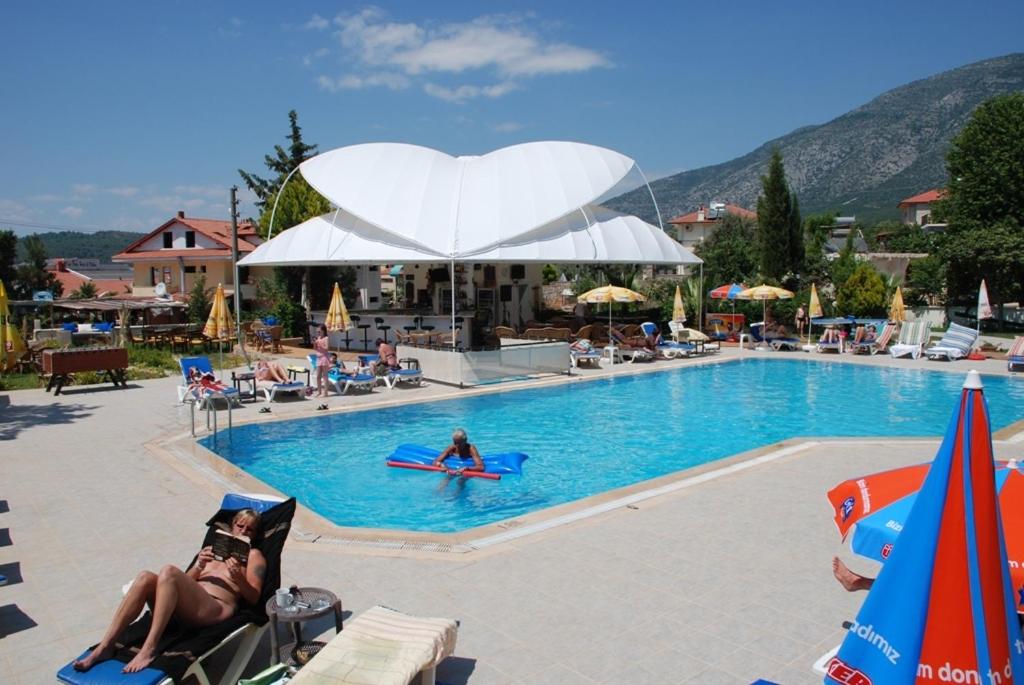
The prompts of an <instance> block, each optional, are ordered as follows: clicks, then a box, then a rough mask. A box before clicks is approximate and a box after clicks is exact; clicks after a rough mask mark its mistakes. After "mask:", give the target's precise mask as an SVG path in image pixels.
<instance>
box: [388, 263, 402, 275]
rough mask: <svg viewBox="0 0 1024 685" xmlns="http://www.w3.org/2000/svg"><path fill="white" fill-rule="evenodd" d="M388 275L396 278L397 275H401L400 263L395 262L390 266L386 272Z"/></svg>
mask: <svg viewBox="0 0 1024 685" xmlns="http://www.w3.org/2000/svg"><path fill="white" fill-rule="evenodd" d="M388 275H389V276H391V277H392V278H398V277H399V276H401V275H402V265H401V264H395V265H394V266H392V267H391V271H389V272H388Z"/></svg>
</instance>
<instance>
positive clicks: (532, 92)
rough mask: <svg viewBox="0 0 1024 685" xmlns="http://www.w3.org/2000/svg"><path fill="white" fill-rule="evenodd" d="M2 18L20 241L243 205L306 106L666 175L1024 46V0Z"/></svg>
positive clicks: (394, 134)
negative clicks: (233, 191)
mask: <svg viewBox="0 0 1024 685" xmlns="http://www.w3.org/2000/svg"><path fill="white" fill-rule="evenodd" d="M0 22H2V25H3V26H4V27H5V29H6V30H5V31H4V38H3V40H2V41H0V64H2V65H3V66H2V67H0V92H2V93H3V95H4V98H3V100H4V101H3V103H2V105H0V141H2V149H3V160H4V163H3V164H0V227H12V226H13V227H15V228H16V229H17V230H18V231H19V233H25V232H34V231H35V230H46V229H42V228H33V226H50V227H61V228H71V229H79V230H94V229H101V228H111V229H122V230H138V231H148V230H151V229H152V228H155V227H156V226H158V225H159V224H161V223H163V222H164V221H165V220H166V219H168V218H169V217H170V216H171V215H172V214H173V213H174V212H175V211H176V210H178V209H184V210H185V211H186V212H187V213H188V214H190V215H193V216H202V217H214V218H216V217H220V218H226V217H227V214H228V209H227V197H228V188H229V187H230V186H231V185H232V184H238V185H240V186H242V185H243V184H241V181H240V179H239V177H238V174H237V172H236V169H238V168H243V169H246V170H248V171H263V170H264V169H263V165H262V160H263V155H264V154H266V153H268V152H270V150H271V147H272V146H273V145H274V144H276V143H283V142H284V140H283V137H284V135H285V134H286V133H287V112H288V110H290V109H296V110H298V112H299V122H300V124H301V125H302V127H303V131H304V135H305V138H306V140H307V141H308V142H313V143H316V144H318V145H319V146H320V149H321V150H328V149H332V148H335V147H341V146H344V145H350V144H354V143H361V142H371V141H401V142H409V143H416V144H419V145H425V146H429V147H434V148H437V149H439V150H442V151H445V152H448V153H451V154H482V153H485V152H487V151H489V150H492V149H495V148H499V147H504V146H506V145H511V144H515V143H520V142H526V141H531V140H556V139H557V140H578V141H583V142H588V143H593V144H596V145H602V146H605V147H610V148H612V149H615V150H617V151H619V152H622V153H624V154H626V155H628V156H630V157H632V158H634V159H635V160H636V161H637V162H638V163H639V164H640V166H641V168H642V169H643V170H644V171H645V172H646V173H647V175H648V176H649V177H656V176H663V175H666V174H669V173H673V172H677V171H681V170H684V169H693V168H697V167H701V166H705V165H708V164H715V163H718V162H724V161H727V160H729V159H732V158H734V157H737V156H739V155H742V154H745V153H746V152H749V151H750V150H751V149H753V148H754V147H756V146H758V145H760V144H762V143H764V142H765V141H767V140H769V139H771V138H774V137H777V136H780V135H783V134H785V133H788V132H789V131H792V130H793V129H795V128H797V127H800V126H805V125H808V124H820V123H824V122H826V121H829V120H831V119H833V118H835V117H837V116H839V115H841V114H843V113H845V112H847V111H849V110H850V109H852V108H854V107H857V106H859V105H861V104H864V103H865V102H867V101H868V100H870V99H871V98H873V97H875V96H877V95H879V94H881V93H882V92H884V91H886V90H888V89H890V88H893V87H896V86H899V85H902V84H904V83H907V82H910V81H913V80H916V79H920V78H924V77H927V76H931V75H933V74H936V73H939V72H941V71H944V70H947V69H951V68H955V67H958V66H961V65H964V64H968V63H970V62H975V61H978V60H982V59H986V58H989V57H995V56H999V55H1004V54H1007V53H1011V52H1019V51H1021V50H1022V49H1024V40H1022V39H1021V37H1020V28H1021V26H1024V3H1022V2H1020V0H1013V1H1002V0H999V1H993V2H982V3H965V2H962V0H958V1H956V2H951V1H946V0H943V1H939V2H929V3H924V2H914V1H905V2H886V3H881V2H866V3H831V2H824V3H820V2H819V3H810V2H804V3H796V2H788V3H787V2H782V3H765V2H753V1H751V2H722V3H694V2H685V1H677V2H639V3H633V4H627V3H623V2H621V1H618V2H605V1H603V0H588V2H557V1H549V2H544V3H536V4H529V3H508V2H491V3H479V2H444V3H440V2H433V3H421V2H391V3H380V4H377V5H362V4H354V3H353V4H349V3H345V4H340V3H327V2H293V3H280V2H274V3H270V2H246V3H227V2H219V3H210V2H184V1H183V2H166V3H139V2H115V1H109V2H94V3H81V2H65V3H54V2H51V3H45V2H43V3H3V6H2V7H0ZM243 188H244V186H243ZM247 199H248V200H251V198H247ZM253 212H254V210H253V209H252V205H251V204H250V203H249V202H246V203H245V204H244V205H243V215H248V214H252V213H253Z"/></svg>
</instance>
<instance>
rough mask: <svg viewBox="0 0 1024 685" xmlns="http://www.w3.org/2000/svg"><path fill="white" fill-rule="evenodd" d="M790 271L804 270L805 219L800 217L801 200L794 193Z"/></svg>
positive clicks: (801, 271) (798, 271) (791, 205)
mask: <svg viewBox="0 0 1024 685" xmlns="http://www.w3.org/2000/svg"><path fill="white" fill-rule="evenodd" d="M788 238H789V271H790V273H794V274H803V272H804V266H805V264H804V257H805V254H804V232H803V221H802V220H801V219H800V201H799V200H798V199H797V197H796V193H793V194H792V196H791V198H790V203H789V236H788Z"/></svg>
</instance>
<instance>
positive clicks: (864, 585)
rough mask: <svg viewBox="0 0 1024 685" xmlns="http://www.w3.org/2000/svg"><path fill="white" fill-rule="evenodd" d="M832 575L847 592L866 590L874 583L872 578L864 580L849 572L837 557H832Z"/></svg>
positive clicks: (858, 575) (862, 577)
mask: <svg viewBox="0 0 1024 685" xmlns="http://www.w3.org/2000/svg"><path fill="white" fill-rule="evenodd" d="M832 575H834V576H835V577H836V580H838V581H839V584H840V585H842V586H843V587H844V588H846V591H847V592H856V591H857V590H867V589H868V588H870V587H871V584H872V583H873V582H874V579H873V578H865V577H864V576H862V575H860V574H858V573H854V572H853V571H851V570H850V569H849V568H847V566H846V564H844V563H843V562H842V560H840V558H839V557H832Z"/></svg>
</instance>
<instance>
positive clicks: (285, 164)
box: [238, 109, 317, 208]
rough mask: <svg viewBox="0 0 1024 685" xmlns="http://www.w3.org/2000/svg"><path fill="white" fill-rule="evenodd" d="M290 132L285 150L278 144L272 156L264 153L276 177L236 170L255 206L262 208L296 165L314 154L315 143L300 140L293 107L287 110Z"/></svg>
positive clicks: (300, 134) (300, 130) (297, 117)
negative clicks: (271, 177)
mask: <svg viewBox="0 0 1024 685" xmlns="http://www.w3.org/2000/svg"><path fill="white" fill-rule="evenodd" d="M288 122H289V128H290V132H289V134H288V135H287V136H286V138H287V139H288V140H289V141H290V142H291V144H290V145H289V146H288V149H287V150H285V149H284V148H283V147H281V146H280V145H275V146H274V156H271V155H264V157H263V163H264V164H266V165H267V168H268V169H270V170H271V171H272V172H274V174H276V177H275V178H274V179H273V180H269V179H265V178H261V177H259V176H257V175H256V174H255V173H249V172H247V171H242V170H241V169H239V170H238V173H239V175H240V176H241V177H242V180H243V181H244V182H245V185H246V186H248V187H249V190H251V191H252V192H253V193H255V194H256V197H257V198H258V201H257V202H256V206H257V207H260V208H262V207H263V206H264V205H266V204H267V201H268V200H270V199H272V198H273V196H274V194H275V193H277V189H278V188H280V187H281V184H282V183H283V182H284V179H285V178H286V177H287V176H288V174H290V173H291V172H292V171H294V170H295V168H296V167H297V166H299V165H300V164H302V163H303V162H305V161H306V160H307V159H309V158H310V157H313V156H314V155H315V154H316V150H317V146H316V145H307V144H306V143H305V142H303V140H302V128H301V127H300V126H299V114H298V112H296V111H295V110H294V109H293V110H292V111H290V112H288Z"/></svg>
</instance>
